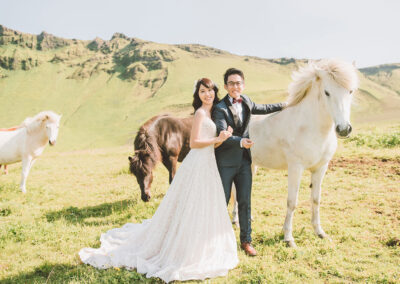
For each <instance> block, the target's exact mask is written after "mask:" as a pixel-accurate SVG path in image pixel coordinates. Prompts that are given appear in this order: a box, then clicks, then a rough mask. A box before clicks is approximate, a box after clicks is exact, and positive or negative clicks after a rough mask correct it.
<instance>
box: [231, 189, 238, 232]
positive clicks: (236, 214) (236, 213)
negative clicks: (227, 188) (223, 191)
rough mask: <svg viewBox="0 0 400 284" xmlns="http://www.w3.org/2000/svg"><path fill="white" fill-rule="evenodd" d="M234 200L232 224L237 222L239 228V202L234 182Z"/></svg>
mask: <svg viewBox="0 0 400 284" xmlns="http://www.w3.org/2000/svg"><path fill="white" fill-rule="evenodd" d="M232 200H233V210H232V224H235V225H236V227H238V228H239V215H238V210H239V209H238V203H237V200H236V187H235V184H234V183H232Z"/></svg>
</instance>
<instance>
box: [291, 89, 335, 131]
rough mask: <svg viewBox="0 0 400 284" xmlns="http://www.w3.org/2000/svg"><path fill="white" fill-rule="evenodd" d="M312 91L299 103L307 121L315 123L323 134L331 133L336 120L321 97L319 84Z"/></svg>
mask: <svg viewBox="0 0 400 284" xmlns="http://www.w3.org/2000/svg"><path fill="white" fill-rule="evenodd" d="M309 92H310V93H309V94H307V96H306V97H305V98H304V99H303V100H302V101H301V102H300V103H299V104H298V105H297V107H298V108H299V109H300V110H301V113H302V116H303V117H304V118H305V119H306V121H307V123H309V124H313V126H314V127H316V129H319V130H320V131H321V133H322V134H324V133H325V134H326V135H327V134H329V132H330V131H332V129H333V125H334V122H333V120H332V118H331V117H330V115H329V112H328V110H327V109H326V107H325V105H324V104H323V102H322V100H321V98H319V97H318V96H319V93H318V92H319V90H318V86H313V87H312V89H311V90H310V91H309Z"/></svg>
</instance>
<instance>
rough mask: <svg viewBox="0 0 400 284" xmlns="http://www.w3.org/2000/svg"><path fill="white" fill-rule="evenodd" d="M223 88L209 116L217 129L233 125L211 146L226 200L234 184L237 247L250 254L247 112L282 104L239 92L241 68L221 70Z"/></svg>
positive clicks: (268, 110)
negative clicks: (219, 142) (259, 101)
mask: <svg viewBox="0 0 400 284" xmlns="http://www.w3.org/2000/svg"><path fill="white" fill-rule="evenodd" d="M224 88H225V90H226V91H227V92H228V95H226V96H225V97H224V98H223V99H222V100H221V101H220V102H219V103H218V104H217V105H216V106H215V108H214V110H213V119H214V122H215V124H216V126H217V135H219V133H220V131H222V130H226V129H228V126H231V127H232V128H233V133H232V136H231V137H230V138H228V139H227V140H226V141H225V142H223V143H222V145H221V146H219V147H218V148H216V149H215V157H216V160H217V165H218V170H219V173H220V175H221V179H222V184H223V187H224V191H225V198H226V203H227V204H228V203H229V198H230V196H231V188H232V182H233V183H234V184H235V187H236V192H237V201H238V206H239V224H240V242H241V248H242V249H243V250H244V251H245V252H246V254H248V255H250V256H255V255H257V251H256V250H255V249H254V248H253V246H252V245H251V212H250V209H251V206H250V205H251V184H252V173H251V154H250V148H251V146H252V145H253V142H252V141H251V140H250V139H249V121H250V117H251V114H268V113H272V112H276V111H280V110H282V109H283V108H284V107H285V106H286V104H285V103H279V104H255V103H253V102H252V101H251V100H250V99H249V97H247V96H246V95H243V94H242V92H243V90H244V75H243V72H242V71H240V70H238V69H235V68H230V69H228V70H226V72H225V74H224Z"/></svg>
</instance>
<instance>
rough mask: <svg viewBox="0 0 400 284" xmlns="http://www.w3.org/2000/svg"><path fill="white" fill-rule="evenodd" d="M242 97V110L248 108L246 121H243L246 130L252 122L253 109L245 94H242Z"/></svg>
mask: <svg viewBox="0 0 400 284" xmlns="http://www.w3.org/2000/svg"><path fill="white" fill-rule="evenodd" d="M242 99H243V101H242V108H243V110H242V111H245V110H244V109H245V108H246V112H245V114H246V117H244V121H243V131H245V130H246V128H247V125H248V124H249V122H250V115H251V111H250V106H249V104H248V102H247V100H246V99H245V98H244V97H243V96H242Z"/></svg>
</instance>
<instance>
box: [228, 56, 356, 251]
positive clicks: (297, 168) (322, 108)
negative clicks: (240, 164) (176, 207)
mask: <svg viewBox="0 0 400 284" xmlns="http://www.w3.org/2000/svg"><path fill="white" fill-rule="evenodd" d="M292 79H293V82H292V83H291V84H290V85H289V97H288V107H287V108H286V109H284V110H283V111H281V112H278V113H274V114H272V115H266V116H264V115H263V116H254V117H253V118H252V120H251V122H250V125H249V127H250V129H249V134H250V139H251V140H252V141H253V142H254V145H253V146H252V148H251V153H252V160H253V166H254V165H257V166H261V167H266V168H272V169H288V199H287V213H286V219H285V223H284V226H283V231H284V241H285V242H287V244H288V245H289V246H291V247H295V246H296V244H295V242H294V239H293V235H292V219H293V213H294V210H295V208H296V205H297V195H298V191H299V186H300V179H301V175H302V173H303V171H304V170H307V169H308V170H310V171H311V174H312V175H311V185H310V187H311V204H312V217H311V222H312V225H313V227H314V231H315V233H316V234H317V235H318V236H319V237H321V238H325V237H327V235H326V233H325V232H324V230H323V229H322V228H321V224H320V217H319V204H320V197H321V183H322V179H323V177H324V175H325V172H326V170H327V168H328V163H329V161H330V160H331V158H332V157H333V154H334V153H335V151H336V146H337V138H336V135H337V136H338V137H347V136H348V135H349V134H350V132H351V130H352V128H351V124H350V108H351V100H352V94H353V93H354V91H355V90H356V89H357V88H358V76H357V72H356V69H355V67H354V66H353V65H352V64H348V63H346V62H343V61H339V60H332V59H330V60H321V61H318V62H314V63H309V64H308V66H306V67H303V68H300V70H299V71H297V72H294V73H293V75H292ZM235 210H237V209H236V208H235ZM233 215H234V216H236V215H237V214H236V212H234V213H233Z"/></svg>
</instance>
